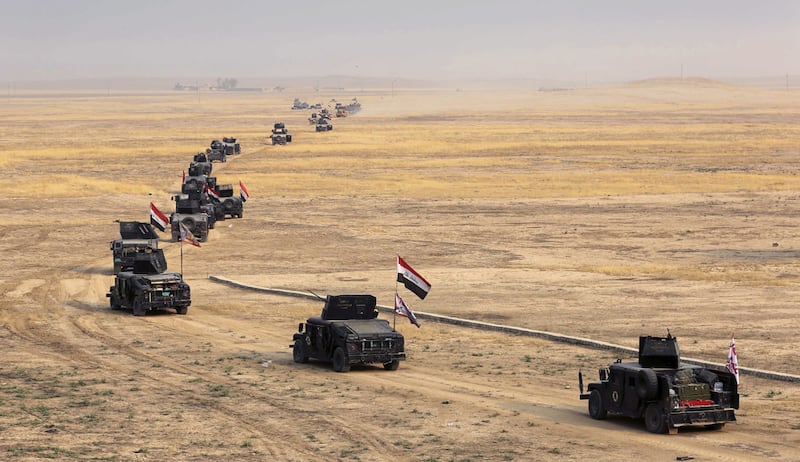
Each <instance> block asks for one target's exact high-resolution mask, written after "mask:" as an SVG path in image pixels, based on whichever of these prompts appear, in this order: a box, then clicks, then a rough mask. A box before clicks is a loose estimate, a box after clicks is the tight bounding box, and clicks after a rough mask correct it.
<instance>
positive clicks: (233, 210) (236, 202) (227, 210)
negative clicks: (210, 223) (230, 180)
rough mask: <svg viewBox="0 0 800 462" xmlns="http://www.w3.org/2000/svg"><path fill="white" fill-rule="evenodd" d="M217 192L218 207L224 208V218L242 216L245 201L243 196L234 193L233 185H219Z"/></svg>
mask: <svg viewBox="0 0 800 462" xmlns="http://www.w3.org/2000/svg"><path fill="white" fill-rule="evenodd" d="M217 192H218V193H219V204H218V207H219V208H220V209H221V210H222V214H223V219H224V217H225V216H229V217H231V218H234V217H238V218H242V215H243V214H244V203H243V202H242V199H241V198H239V197H236V196H234V195H233V185H232V184H220V185H217Z"/></svg>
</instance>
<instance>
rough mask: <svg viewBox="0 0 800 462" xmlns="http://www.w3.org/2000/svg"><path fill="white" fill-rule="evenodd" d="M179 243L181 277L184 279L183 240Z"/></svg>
mask: <svg viewBox="0 0 800 462" xmlns="http://www.w3.org/2000/svg"><path fill="white" fill-rule="evenodd" d="M179 242H180V243H181V277H183V239H181V240H180V241H179Z"/></svg>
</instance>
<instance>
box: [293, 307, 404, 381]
mask: <svg viewBox="0 0 800 462" xmlns="http://www.w3.org/2000/svg"><path fill="white" fill-rule="evenodd" d="M377 317H378V309H377V307H376V300H375V297H374V296H372V295H328V297H327V299H326V300H325V306H324V308H323V309H322V315H321V316H315V317H311V318H308V320H307V321H306V322H305V325H304V324H303V323H300V325H299V327H298V332H297V333H296V334H294V336H293V340H294V344H293V345H290V347H291V348H292V353H293V358H294V362H296V363H305V362H307V361H308V359H309V358H312V359H316V360H319V361H330V362H333V370H335V371H336V372H347V371H348V370H350V366H351V365H352V364H371V363H381V364H383V367H384V369H386V370H391V371H394V370H397V368H398V367H400V360H403V359H406V353H405V342H404V339H403V334H401V333H400V332H397V331H396V330H394V329H393V328H392V327H391V326H390V325H389V321H387V320H385V319H377Z"/></svg>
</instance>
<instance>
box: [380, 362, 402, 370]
mask: <svg viewBox="0 0 800 462" xmlns="http://www.w3.org/2000/svg"><path fill="white" fill-rule="evenodd" d="M383 368H384V369H386V370H387V371H396V370H397V369H399V368H400V360H399V359H395V360H392V361H389V362H388V363H383Z"/></svg>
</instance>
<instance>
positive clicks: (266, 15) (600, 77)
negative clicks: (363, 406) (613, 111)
mask: <svg viewBox="0 0 800 462" xmlns="http://www.w3.org/2000/svg"><path fill="white" fill-rule="evenodd" d="M0 13H1V14H2V19H3V26H2V28H0V81H9V82H10V81H19V80H51V79H55V80H57V79H76V78H79V79H80V78H130V77H175V78H178V77H187V76H192V77H203V76H207V77H220V76H222V77H236V78H238V79H240V80H242V79H246V78H253V77H319V76H326V75H352V76H359V77H379V78H406V79H426V80H430V79H432V80H461V79H509V78H513V79H563V80H578V81H580V80H583V79H584V77H585V76H587V77H590V78H591V79H592V80H593V81H625V80H636V79H642V78H649V77H661V76H676V75H679V74H680V71H681V66H683V69H684V74H685V75H686V76H700V77H708V78H724V77H725V78H727V77H764V76H783V75H785V74H794V75H797V74H800V61H799V60H800V1H796V0H759V1H755V0H752V1H742V0H727V1H723V0H710V1H702V0H695V1H691V0H672V1H667V0H662V1H659V0H653V1H650V0H637V1H634V0H596V1H589V0H561V1H557V0H552V1H537V0H528V1H516V0H483V1H471V0H462V1H436V0H428V1H419V0H400V1H397V0H395V1H381V0H372V1H369V0H328V1H319V0H295V1H288V0H283V1H272V0H261V1H258V0H252V1H251V0H241V1H237V0H226V1H221V0H217V1H208V0H193V1H187V0H135V1H131V0H127V1H115V0H16V1H10V0H0Z"/></svg>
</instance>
